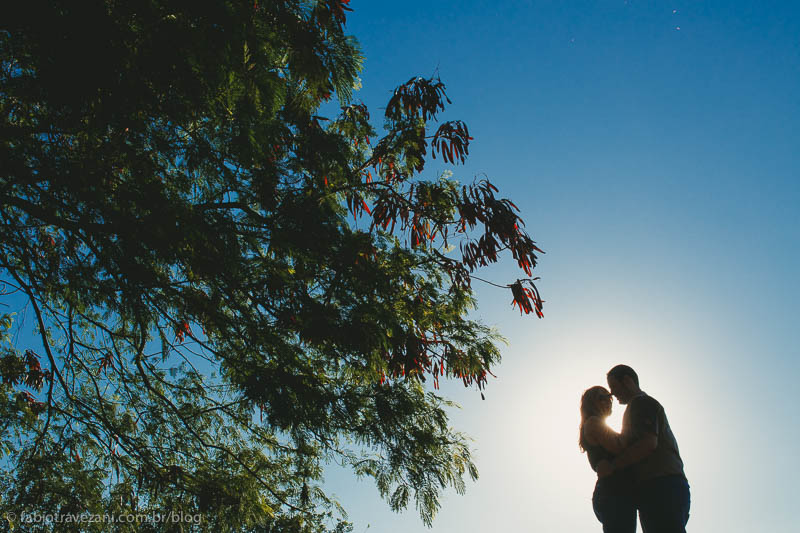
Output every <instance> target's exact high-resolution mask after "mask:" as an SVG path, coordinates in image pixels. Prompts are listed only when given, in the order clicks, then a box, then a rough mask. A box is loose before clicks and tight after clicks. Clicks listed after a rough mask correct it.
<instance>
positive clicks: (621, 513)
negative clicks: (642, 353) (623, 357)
mask: <svg viewBox="0 0 800 533" xmlns="http://www.w3.org/2000/svg"><path fill="white" fill-rule="evenodd" d="M606 381H607V382H608V389H606V388H605V387H602V386H594V387H590V388H589V389H587V390H586V391H585V392H584V393H583V396H582V397H581V405H580V412H581V423H580V430H579V441H578V444H579V446H580V448H581V450H583V451H585V452H586V455H587V457H588V459H589V465H590V466H591V467H592V469H593V470H594V471H595V472H597V476H598V479H597V483H596V484H595V489H594V494H593V496H592V506H593V508H594V512H595V515H596V516H597V519H598V520H599V521H600V522H601V523H602V524H603V531H604V532H605V533H633V532H635V531H636V513H637V511H638V513H639V520H640V521H641V523H642V529H643V530H645V531H646V532H647V533H685V531H686V523H687V521H688V520H689V506H690V494H689V483H688V482H687V480H686V475H685V473H684V470H683V460H682V459H681V456H680V452H679V451H678V442H677V440H676V439H675V435H674V434H673V433H672V429H671V428H670V426H669V421H668V420H667V415H666V412H665V410H664V407H663V406H662V405H661V403H659V402H658V400H656V399H655V398H653V397H651V396H649V395H647V394H646V393H645V392H644V391H642V389H641V388H640V387H639V376H638V375H637V374H636V372H635V371H634V370H633V369H632V368H631V367H629V366H627V365H617V366H615V367H614V368H612V369H611V370H609V372H608V374H607V375H606ZM612 397H616V398H617V400H618V401H619V403H620V404H622V405H625V406H626V407H625V414H624V415H623V418H622V431H621V432H619V433H617V432H616V431H614V430H613V429H611V428H610V427H609V426H608V425H607V424H606V418H608V416H609V415H610V414H611V411H612V401H611V399H612Z"/></svg>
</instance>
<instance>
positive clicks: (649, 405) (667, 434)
mask: <svg viewBox="0 0 800 533" xmlns="http://www.w3.org/2000/svg"><path fill="white" fill-rule="evenodd" d="M648 433H649V434H653V435H655V436H656V438H657V439H658V446H656V449H655V451H654V452H653V453H652V454H650V455H648V456H647V457H645V458H644V459H642V460H641V461H640V462H638V463H636V464H634V465H633V470H634V475H635V477H636V479H637V480H638V481H645V480H647V479H652V478H655V477H661V476H669V475H676V474H677V475H681V476H684V477H686V476H685V475H684V473H683V461H682V460H681V456H680V453H679V452H678V442H677V441H676V440H675V436H674V435H673V434H672V429H670V427H669V422H668V421H667V415H666V413H665V412H664V408H663V407H662V406H661V404H660V403H658V401H656V399H655V398H651V397H650V396H648V395H646V394H642V395H641V396H636V397H635V398H633V399H632V400H631V401H630V403H629V404H628V407H627V408H626V409H625V415H624V416H623V418H622V435H623V438H624V439H625V440H626V442H628V443H629V444H632V443H634V442H636V441H638V440H639V439H641V438H642V437H644V436H645V435H646V434H648Z"/></svg>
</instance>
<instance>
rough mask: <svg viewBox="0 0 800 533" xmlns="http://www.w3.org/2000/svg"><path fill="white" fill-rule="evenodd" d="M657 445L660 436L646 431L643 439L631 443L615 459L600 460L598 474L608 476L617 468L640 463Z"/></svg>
mask: <svg viewBox="0 0 800 533" xmlns="http://www.w3.org/2000/svg"><path fill="white" fill-rule="evenodd" d="M657 446H658V437H656V435H655V434H653V433H645V434H644V435H643V436H642V438H641V439H639V440H637V441H636V442H634V443H633V444H631V445H630V446H629V447H628V448H627V449H626V450H625V451H624V452H622V453H621V454H619V455H618V456H616V457H615V458H614V460H613V461H606V460H603V461H600V463H598V465H597V475H598V476H599V477H606V476H609V475H611V474H612V473H613V472H614V471H615V470H619V469H621V468H625V467H626V466H630V465H632V464H634V463H638V462H639V461H641V460H642V459H644V458H646V457H647V456H648V455H650V454H651V453H653V452H654V451H655V449H656V447H657Z"/></svg>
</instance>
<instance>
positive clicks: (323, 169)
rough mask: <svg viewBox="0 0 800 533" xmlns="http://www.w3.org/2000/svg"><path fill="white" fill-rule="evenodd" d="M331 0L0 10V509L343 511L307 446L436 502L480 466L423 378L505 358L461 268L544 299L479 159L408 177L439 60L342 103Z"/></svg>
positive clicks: (415, 169) (443, 142)
mask: <svg viewBox="0 0 800 533" xmlns="http://www.w3.org/2000/svg"><path fill="white" fill-rule="evenodd" d="M347 3H348V2H347V1H346V0H326V1H316V2H300V1H289V0H287V1H278V2H256V3H250V2H234V1H227V2H226V1H218V2H185V1H177V0H163V1H159V0H153V1H151V2H115V1H111V0H106V1H99V0H95V1H80V2H76V1H66V0H64V1H47V2H36V1H29V2H24V3H18V4H17V6H16V10H15V11H14V12H13V13H11V12H9V13H5V14H4V16H3V19H2V20H1V21H0V53H1V54H2V73H1V74H0V83H2V89H1V92H0V98H1V99H2V100H0V108H1V109H2V114H1V118H0V120H2V125H1V126H0V127H1V128H2V139H0V150H2V154H1V160H2V162H3V163H2V170H0V219H1V220H0V232H1V233H0V246H1V247H2V249H1V250H0V278H1V279H2V282H3V288H4V289H3V293H2V299H0V303H2V304H4V305H5V306H7V307H5V308H4V310H3V312H4V313H5V314H3V315H2V317H0V318H2V322H0V334H1V335H2V354H1V356H0V375H2V385H0V393H1V394H0V413H2V426H1V427H2V432H0V438H1V439H2V448H1V449H0V452H2V456H3V458H2V461H0V471H1V472H2V476H1V477H0V489H1V490H2V492H1V493H0V494H1V496H0V511H6V512H10V511H12V510H16V511H18V510H19V509H26V510H28V511H29V512H34V511H38V512H42V513H57V512H60V513H81V512H89V513H117V514H119V513H136V512H138V513H147V512H151V511H155V512H164V511H167V512H169V511H180V512H182V513H186V514H195V513H203V516H204V521H203V523H202V525H196V524H195V525H194V526H192V527H193V528H194V529H195V530H198V531H200V530H203V531H205V530H208V531H233V530H236V531H281V532H285V531H298V532H299V531H303V532H312V531H313V532H319V531H326V530H329V529H333V530H338V531H344V530H347V529H348V527H349V526H348V525H347V523H346V522H343V521H341V520H340V517H341V514H340V513H339V511H338V510H337V504H336V502H334V501H332V500H331V499H330V498H329V496H328V495H326V494H325V493H324V491H323V490H322V489H321V488H320V478H321V471H322V467H323V465H324V464H325V462H326V461H336V462H339V463H341V464H344V465H345V466H347V467H349V468H351V469H352V471H353V472H354V473H355V474H356V475H360V476H371V477H373V478H374V479H375V481H376V483H377V487H378V490H379V491H380V493H381V495H382V496H384V497H385V498H386V499H387V500H388V501H389V503H390V505H391V507H392V508H393V509H395V510H399V509H402V508H405V507H406V506H407V505H408V503H409V501H410V500H411V499H412V498H413V499H414V501H415V503H416V506H417V508H418V510H419V512H420V514H421V516H422V518H423V520H424V521H425V523H427V524H429V525H430V523H431V520H432V519H433V516H434V514H435V512H436V510H437V508H438V506H439V503H438V501H439V494H440V491H441V490H442V489H443V488H446V487H448V486H452V487H455V489H456V490H457V491H463V489H464V477H465V476H467V475H468V476H470V477H471V478H473V479H475V478H477V471H476V469H475V466H474V465H473V463H472V462H471V460H470V453H469V448H468V446H467V445H466V441H465V438H464V437H463V436H462V435H461V434H459V433H457V432H455V431H454V430H453V429H451V428H450V427H449V425H448V419H447V416H446V413H445V410H444V408H445V406H446V405H448V402H447V401H446V400H445V399H443V398H442V397H440V396H439V395H438V394H437V393H436V392H435V391H436V389H437V388H438V384H439V381H440V380H441V379H452V378H455V379H460V380H463V382H464V384H465V385H472V386H477V388H478V389H481V390H482V389H483V387H484V386H485V385H486V377H487V374H488V373H489V372H490V370H491V367H492V366H493V365H495V364H496V363H497V362H498V360H499V358H500V353H499V351H498V348H497V347H496V344H495V343H496V340H497V337H496V335H495V334H494V333H493V332H492V330H491V329H489V328H488V327H486V326H485V325H483V324H481V323H479V322H476V321H474V320H471V319H468V318H467V312H468V310H469V309H470V308H472V307H473V306H474V305H475V301H474V298H473V292H472V282H473V280H474V279H475V277H474V274H475V272H476V270H477V269H479V268H480V267H482V266H485V265H488V264H490V263H494V262H496V261H498V260H499V259H500V258H501V256H502V255H504V254H507V255H509V256H510V257H511V258H512V259H513V260H514V261H516V262H517V264H518V265H519V267H520V269H521V270H522V271H523V272H524V274H525V276H526V278H525V279H522V280H517V281H514V282H512V283H510V284H508V285H504V287H506V290H509V291H510V293H509V295H510V297H511V298H512V301H513V303H514V305H517V306H519V309H520V310H521V312H524V313H535V314H537V315H539V316H541V308H542V301H541V299H540V298H539V295H538V292H537V290H536V287H535V286H534V284H533V280H532V279H530V277H531V276H532V269H533V268H534V266H535V265H536V253H537V252H539V249H538V248H537V247H536V245H535V244H534V242H533V241H532V240H531V238H530V237H529V236H528V235H527V233H526V232H525V231H524V229H523V222H522V220H521V219H520V217H519V216H518V214H517V213H518V210H517V208H516V206H515V205H514V204H513V203H511V201H509V200H507V199H500V198H498V197H496V196H495V194H496V193H497V189H496V188H495V187H494V186H493V185H492V184H491V183H489V182H488V181H479V182H474V183H471V184H467V185H464V186H462V185H459V183H458V182H457V181H455V180H454V179H451V178H449V177H448V176H446V175H445V176H440V177H434V179H424V176H423V175H424V173H425V163H426V159H427V158H428V157H429V156H430V157H433V158H441V160H442V161H443V162H445V163H448V164H453V165H456V164H458V163H463V162H464V160H465V158H466V157H467V154H468V150H469V145H470V141H471V140H472V138H471V137H470V134H469V132H468V130H467V126H466V125H465V124H464V123H463V122H461V121H458V120H456V121H446V122H441V123H439V122H437V119H438V118H439V115H440V113H441V112H442V111H443V110H444V108H445V105H446V104H447V103H448V102H449V101H448V99H447V96H446V94H445V86H444V84H443V83H442V82H441V81H439V80H438V79H422V78H414V79H411V80H409V81H408V82H407V83H405V84H403V85H402V86H400V87H399V88H398V89H397V90H396V91H395V92H394V95H393V96H392V98H391V100H390V101H389V103H388V105H387V107H386V112H385V124H386V128H385V131H384V132H383V133H382V136H380V137H379V136H378V134H377V133H376V131H375V130H374V128H373V127H372V126H371V123H370V116H369V113H368V110H367V109H366V107H365V106H364V105H363V104H358V103H351V99H352V92H353V89H354V87H355V86H356V85H357V82H358V78H357V74H358V72H359V69H360V65H361V56H360V53H359V50H358V46H357V43H356V41H355V40H354V39H353V38H352V37H349V36H347V35H346V34H345V33H344V29H343V28H344V24H345V21H346V14H347V11H349V7H348V5H347ZM9 11H11V10H9ZM333 97H336V98H338V100H339V102H340V103H341V114H340V115H339V116H338V117H337V118H335V119H332V120H328V119H325V118H323V117H321V116H318V115H317V113H319V109H320V106H321V105H322V104H323V103H324V102H326V101H328V100H329V99H331V98H333ZM14 309H17V310H21V309H24V310H25V313H26V316H27V317H30V320H31V321H32V322H33V327H32V328H30V327H29V329H31V330H34V331H35V334H36V336H37V337H36V338H37V339H38V340H37V341H29V340H27V339H30V336H27V337H26V336H24V335H23V336H22V337H20V338H19V339H25V340H19V339H17V338H15V337H14V335H13V333H14V331H15V329H16V328H18V327H21V326H20V320H19V319H20V314H18V315H16V316H15V315H14V314H13V312H12V311H13V310H14ZM29 325H30V323H29ZM26 343H27V344H26ZM4 517H5V518H4V520H6V521H7V522H11V523H12V524H13V525H14V526H15V527H17V528H23V530H24V528H25V527H27V526H26V525H25V524H24V523H20V521H19V519H17V521H16V523H15V522H14V520H12V519H11V518H9V515H7V514H6V515H4ZM53 527H54V528H55V530H59V531H63V530H65V529H64V528H65V527H66V528H67V529H69V528H68V527H67V526H65V525H63V524H62V525H60V526H55V525H54V526H53ZM109 527H111V526H109V525H108V524H83V525H80V526H75V528H77V530H81V531H89V530H97V531H106V530H108V529H109ZM113 528H116V529H115V530H119V531H128V530H130V531H147V530H162V529H163V528H164V525H163V524H161V525H159V524H154V523H139V524H127V525H126V524H115V525H114V526H113ZM126 528H128V529H126Z"/></svg>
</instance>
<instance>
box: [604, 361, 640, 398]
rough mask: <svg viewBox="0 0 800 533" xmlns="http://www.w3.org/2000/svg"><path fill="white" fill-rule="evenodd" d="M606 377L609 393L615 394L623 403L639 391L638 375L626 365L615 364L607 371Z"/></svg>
mask: <svg viewBox="0 0 800 533" xmlns="http://www.w3.org/2000/svg"><path fill="white" fill-rule="evenodd" d="M606 379H607V380H608V388H609V389H610V390H611V394H613V395H614V396H616V398H617V401H618V402H619V403H621V404H623V405H625V404H626V403H628V402H629V401H631V398H633V397H634V396H636V395H637V394H639V393H640V392H641V389H640V388H639V376H637V375H636V372H634V370H633V369H632V368H631V367H629V366H627V365H617V366H615V367H614V368H612V369H611V370H609V371H608V374H607V375H606Z"/></svg>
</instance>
